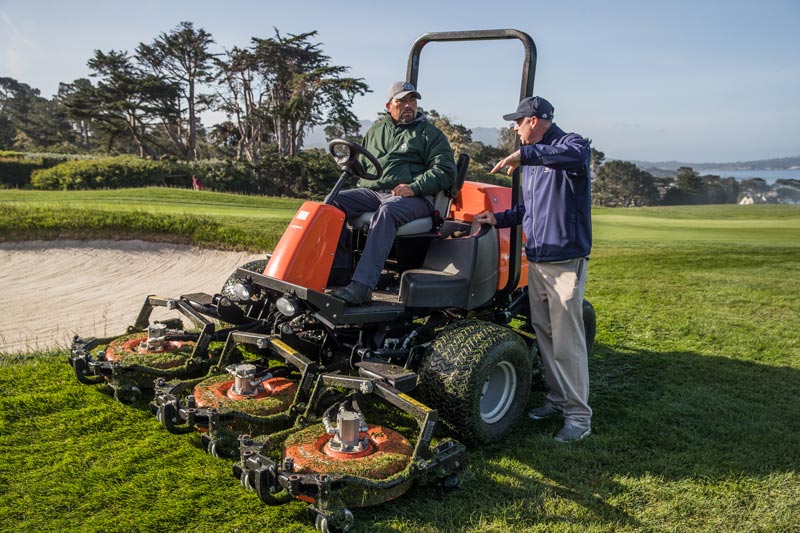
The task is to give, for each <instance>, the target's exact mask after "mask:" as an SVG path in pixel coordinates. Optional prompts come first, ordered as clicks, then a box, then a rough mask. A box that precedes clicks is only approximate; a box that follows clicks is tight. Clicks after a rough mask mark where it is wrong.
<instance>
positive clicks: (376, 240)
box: [331, 81, 456, 305]
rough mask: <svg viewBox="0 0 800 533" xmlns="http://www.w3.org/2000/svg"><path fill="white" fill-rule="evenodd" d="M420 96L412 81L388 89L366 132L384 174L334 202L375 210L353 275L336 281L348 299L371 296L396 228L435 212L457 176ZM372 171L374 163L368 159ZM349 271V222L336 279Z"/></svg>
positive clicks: (351, 211)
mask: <svg viewBox="0 0 800 533" xmlns="http://www.w3.org/2000/svg"><path fill="white" fill-rule="evenodd" d="M420 98H422V97H421V96H420V94H419V93H418V92H417V90H416V88H415V87H414V86H413V85H412V84H411V83H409V82H402V81H398V82H396V83H394V84H393V85H392V87H391V88H390V89H389V94H388V101H387V102H386V110H387V111H388V114H387V115H385V116H384V117H382V118H380V119H379V120H378V121H377V122H375V124H373V125H372V127H371V128H370V129H369V131H367V133H366V135H364V142H363V146H364V148H366V149H367V150H368V151H370V152H371V153H372V154H373V155H374V156H375V157H376V158H377V159H378V161H379V162H380V163H381V165H382V166H383V176H382V177H381V179H379V180H376V181H369V180H364V179H361V180H359V182H358V185H359V188H357V189H351V190H347V191H342V192H340V193H339V194H337V195H336V198H335V199H334V201H333V204H334V205H335V206H336V207H338V208H339V209H341V210H342V211H344V212H345V214H346V216H347V218H348V219H351V218H352V217H356V216H358V215H361V214H362V213H368V212H372V211H374V212H375V214H374V215H373V216H372V220H371V221H370V228H369V233H368V235H367V241H366V243H365V245H364V252H363V254H362V255H361V260H360V261H359V262H358V266H357V267H356V270H355V273H353V277H352V281H351V282H350V284H349V285H347V286H345V287H338V288H337V289H335V290H334V291H333V295H334V296H336V297H338V298H341V299H342V300H344V301H346V302H347V303H349V304H353V305H359V304H362V303H364V302H367V301H369V300H370V299H371V298H372V289H373V288H374V287H375V285H376V284H377V283H378V279H379V278H380V274H381V270H383V264H384V263H385V262H386V258H387V257H388V256H389V252H390V251H391V248H392V243H393V242H394V237H395V235H396V234H397V228H399V227H400V226H402V225H403V224H405V223H406V222H410V221H412V220H416V219H418V218H423V217H426V216H430V215H431V213H432V212H433V197H434V196H435V195H436V193H437V192H439V191H441V190H445V189H448V188H449V187H451V186H452V185H453V183H454V181H455V177H456V162H455V159H454V158H453V150H452V148H450V143H449V142H448V140H447V137H445V136H444V134H443V133H442V132H441V130H439V129H438V128H437V127H436V126H434V125H433V124H431V123H430V122H428V121H427V120H426V118H425V115H423V114H422V113H421V112H418V111H417V100H418V99H420ZM365 168H366V170H367V171H368V172H374V170H375V169H374V168H372V165H371V164H370V163H368V162H366V163H365ZM349 273H350V251H349V247H348V245H347V228H346V227H345V228H343V229H342V234H341V236H340V238H339V245H338V247H337V249H336V257H335V258H334V262H333V272H332V274H331V279H332V281H334V282H335V281H336V280H337V278H341V276H342V274H345V275H348V276H349Z"/></svg>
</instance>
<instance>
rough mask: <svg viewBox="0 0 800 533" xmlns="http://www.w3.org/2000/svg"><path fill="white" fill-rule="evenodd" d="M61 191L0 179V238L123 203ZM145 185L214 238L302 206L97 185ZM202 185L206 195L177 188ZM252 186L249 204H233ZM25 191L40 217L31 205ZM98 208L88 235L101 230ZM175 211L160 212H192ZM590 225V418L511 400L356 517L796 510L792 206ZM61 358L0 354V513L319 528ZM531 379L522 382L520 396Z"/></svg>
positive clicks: (581, 516) (467, 525) (657, 213)
mask: <svg viewBox="0 0 800 533" xmlns="http://www.w3.org/2000/svg"><path fill="white" fill-rule="evenodd" d="M63 194H68V195H73V194H74V196H72V197H71V198H72V199H73V203H71V204H69V205H67V204H68V202H67V200H63V199H62V198H61V197H60V196H59V194H58V193H44V194H43V196H41V198H46V200H39V198H40V197H39V193H30V192H21V193H18V194H17V192H16V191H0V228H1V229H2V231H1V232H0V235H2V239H3V240H9V239H8V238H7V236H6V235H7V234H6V232H7V231H8V229H9V228H10V227H11V226H12V225H14V224H17V225H23V226H24V224H26V223H27V224H29V226H28V227H27V229H26V228H19V227H17V228H16V229H14V228H12V230H13V231H15V232H16V233H14V235H17V236H19V237H25V235H29V236H30V235H34V236H35V235H45V236H47V235H50V236H52V235H56V236H57V235H70V236H73V235H74V234H73V233H71V232H72V231H74V228H72V229H70V230H69V231H67V230H64V229H63V228H62V229H61V230H59V229H58V227H57V226H58V225H57V220H56V219H57V217H58V216H61V215H63V214H64V213H67V212H70V211H75V212H77V213H82V212H84V213H85V212H91V213H99V212H100V211H103V212H105V213H110V218H111V219H112V220H113V217H114V216H116V214H117V213H119V212H121V211H124V210H125V209H128V208H129V207H130V206H128V207H124V208H120V209H119V211H118V210H115V209H113V208H112V209H107V207H108V206H104V207H102V208H98V207H97V206H93V205H89V204H91V202H88V201H86V200H79V199H80V198H81V195H86V197H87V198H88V197H91V196H92V195H90V194H87V193H63ZM117 194H118V195H119V196H118V197H117V196H116V195H117ZM138 194H146V195H149V196H148V198H150V200H151V201H150V202H149V204H150V205H144V202H143V203H142V205H137V207H136V209H135V210H134V211H133V215H132V216H133V217H134V218H132V219H130V220H138V221H140V222H141V221H145V222H141V224H140V230H141V231H143V232H146V230H147V227H148V224H151V223H152V224H154V223H155V222H153V221H154V220H156V218H150V217H152V216H154V215H152V213H157V214H159V216H162V215H163V214H165V213H166V214H169V215H168V216H175V217H189V218H190V219H191V218H192V217H196V219H197V220H199V221H204V222H205V224H206V225H209V224H220V227H222V228H231V229H229V230H226V231H230V233H225V232H220V233H218V234H214V235H211V237H209V240H212V241H213V239H217V241H214V242H203V243H202V244H205V245H211V244H213V245H216V246H224V247H228V248H230V247H236V246H237V244H236V243H234V242H229V241H227V240H226V239H227V238H229V237H230V236H231V235H233V236H235V235H237V234H236V233H235V232H234V231H233V229H232V228H235V226H236V224H237V223H239V221H240V220H244V222H243V224H246V225H252V226H247V227H248V228H257V229H258V230H259V231H275V232H277V233H278V234H279V233H280V231H281V230H280V229H275V228H274V227H273V226H269V227H267V226H262V225H260V224H262V223H263V222H264V221H265V220H275V221H278V222H280V223H281V224H283V225H285V223H286V221H287V220H288V219H289V217H291V215H292V213H293V212H294V210H295V209H296V207H297V206H298V205H299V202H298V201H295V200H290V201H284V200H280V201H278V200H274V199H258V198H243V197H238V196H230V195H213V197H212V196H206V195H211V194H212V193H194V192H191V191H165V194H169V195H174V196H173V200H171V201H169V200H167V199H165V198H167V197H166V196H164V197H162V196H161V193H160V192H159V191H158V190H146V191H140V192H133V191H120V192H103V195H105V196H102V197H101V196H99V193H98V196H96V197H94V198H95V199H96V200H97V199H99V200H97V201H100V203H113V202H117V200H115V198H117V199H118V200H119V201H118V203H119V204H126V203H130V202H129V201H128V200H127V199H128V198H136V199H138V198H141V197H140V196H138ZM25 195H27V196H25ZM23 197H24V198H23ZM9 198H11V199H9ZM123 198H124V199H126V200H123ZM156 198H160V200H158V201H157V200H156ZM203 198H213V205H214V207H213V209H214V212H213V216H212V215H211V214H204V213H203V212H202V210H203V209H210V208H209V207H208V206H203V207H199V208H198V209H199V211H198V210H195V209H194V207H193V208H192V209H188V208H187V205H189V204H190V203H191V202H192V201H195V200H198V199H203ZM162 200H163V201H162ZM138 201H139V200H136V202H138ZM251 201H252V202H254V204H253V205H252V206H250V207H251V208H253V209H254V210H255V211H256V213H252V212H250V211H248V213H247V216H246V217H244V216H243V215H241V209H243V208H245V207H247V206H244V205H242V204H241V202H251ZM262 201H263V202H264V204H259V203H258V202H262ZM81 202H85V203H83V204H82V203H81ZM173 202H174V203H173ZM269 202H278V203H281V205H283V204H282V202H286V203H287V204H290V205H288V206H287V207H285V208H284V207H276V205H277V204H270V203H269ZM43 203H49V205H42V204H43ZM156 204H158V205H157V206H156V207H154V205H156ZM184 209H186V211H184ZM262 209H263V210H265V211H266V210H270V209H273V210H275V211H274V213H275V216H274V217H270V216H266V215H265V213H260V210H262ZM30 210H39V211H37V212H39V213H40V216H39V219H37V220H36V221H30V220H29V219H25V217H24V213H25V212H26V211H30ZM84 210H86V211H84ZM281 210H282V211H281ZM279 211H281V212H280V213H279ZM53 213H55V214H53ZM172 213H174V214H172ZM184 213H188V214H184ZM259 213H260V214H259ZM87 217H88V216H84V218H87ZM93 217H98V222H97V223H96V227H95V226H92V227H93V228H95V229H91V230H84V232H85V235H87V236H88V237H91V238H95V237H97V236H100V237H105V238H115V235H116V234H115V232H116V231H118V230H116V229H112V230H108V228H106V229H105V230H104V229H102V224H100V222H99V218H100V217H99V215H92V216H91V217H88V218H93ZM26 220H28V222H26ZM70 220H72V219H70ZM9 221H11V222H9ZM229 223H231V225H228V224H229ZM36 224H39V225H40V226H42V227H46V228H49V229H46V231H43V230H42V229H41V227H40V226H36ZM183 224H184V225H183V226H182V225H181V223H179V222H175V225H174V226H169V227H170V228H172V231H178V230H180V229H181V228H184V229H186V228H188V229H189V230H191V229H192V228H194V227H195V226H194V225H192V224H188V223H183ZM201 225H202V224H201ZM157 227H159V228H160V226H157ZM97 228H99V229H97ZM594 230H595V246H594V250H593V253H592V259H591V261H590V267H589V282H588V286H587V298H588V299H590V300H591V301H592V303H593V304H594V306H595V308H596V310H597V315H598V334H597V343H596V344H595V348H594V352H593V354H592V356H591V359H590V372H591V379H592V393H591V404H592V406H593V408H594V410H595V415H594V418H593V434H592V436H591V437H590V438H588V439H586V440H585V441H582V442H579V443H574V444H570V445H560V444H556V443H555V442H554V441H553V440H552V434H553V433H554V432H555V431H556V430H557V429H558V427H559V424H558V422H555V421H553V422H545V423H541V422H539V423H535V422H532V421H530V420H527V419H525V420H521V421H520V422H519V424H518V426H517V428H516V430H515V431H513V432H512V433H511V434H510V435H509V436H508V437H507V438H506V439H505V440H504V441H503V442H502V443H499V444H496V445H492V446H485V447H481V448H474V447H472V448H470V453H469V462H468V466H467V468H466V470H465V471H464V473H463V476H462V483H461V488H460V489H459V490H456V491H454V492H451V493H447V494H445V493H443V492H441V491H440V490H439V489H437V488H435V487H417V488H413V489H412V490H411V491H410V492H408V493H407V494H406V495H404V496H402V497H400V498H398V499H397V500H394V501H392V502H389V503H388V504H385V505H383V506H380V507H375V508H369V509H361V510H355V517H356V523H355V530H356V531H385V532H390V531H391V532H394V531H409V532H414V533H417V532H438V531H474V532H479V531H480V532H482V531H493V532H504V533H505V532H509V531H541V532H551V531H556V532H558V531H563V532H567V531H569V532H573V531H575V532H583V531H591V532H607V531H648V532H650V531H669V532H683V531H709V532H727V531H764V532H772V531H775V532H797V531H800V475H798V466H799V465H800V326H798V317H800V303H798V301H799V297H798V292H799V291H798V285H800V261H798V260H799V259H800V208H798V207H793V206H698V207H675V208H643V209H597V210H595V212H594ZM31 232H32V233H31ZM38 232H41V233H38ZM48 232H52V233H48ZM95 232H96V233H95ZM155 233H156V234H157V238H159V239H173V240H175V241H176V242H189V241H191V239H190V238H188V237H187V235H180V234H179V235H178V236H175V235H172V236H169V235H167V234H166V233H159V232H158V231H156V232H155ZM126 235H128V234H124V233H122V234H120V236H121V238H124V237H125V236H126ZM212 237H213V239H212ZM272 238H275V239H276V238H277V235H275V236H273V237H272ZM263 242H267V241H263ZM249 246H252V244H248V245H247V246H246V247H249ZM1 268H2V266H0V269H1ZM0 279H2V277H1V276H0ZM32 297H37V298H39V297H42V298H46V297H47V295H46V294H42V295H32ZM64 311H65V312H69V310H68V309H65V310H64ZM3 312H13V311H12V310H8V309H3ZM135 312H136V310H133V309H132V310H131V313H132V314H133V313H135ZM65 361H66V354H65V353H36V354H5V355H3V356H2V358H1V359H0V415H1V416H0V531H37V532H38V531H58V530H60V531H170V532H171V531H204V532H205V531H225V532H256V531H276V532H284V531H285V532H290V531H291V532H299V531H314V529H313V527H312V526H311V525H310V523H309V522H307V521H306V519H305V514H304V508H305V505H304V504H303V503H301V502H293V503H290V504H287V505H284V506H281V507H267V506H265V505H263V504H262V503H261V502H260V500H259V499H258V497H257V496H256V495H255V494H254V493H251V492H247V491H245V490H244V489H243V488H242V487H241V486H240V484H239V482H238V480H236V479H234V478H233V476H232V475H231V473H230V471H231V462H230V461H225V460H221V459H216V458H213V457H211V456H209V455H207V454H206V453H205V452H204V451H202V449H201V448H200V446H199V444H198V443H199V438H198V436H197V435H182V436H178V435H172V434H169V433H168V432H166V431H165V430H164V429H162V428H161V427H160V426H159V424H158V422H157V421H156V420H155V418H154V417H153V416H152V415H151V414H150V412H149V410H148V409H147V406H146V403H145V402H141V403H140V404H137V405H135V406H123V405H121V404H119V403H117V402H115V401H114V400H113V398H111V397H110V396H109V395H108V394H107V393H106V392H104V391H103V390H102V389H101V388H96V387H89V386H85V385H81V384H79V383H78V382H77V381H76V380H75V379H74V377H73V376H72V374H71V369H70V368H69V366H68V365H67V364H65ZM542 399H543V393H541V392H535V393H534V394H533V395H532V397H531V401H530V406H531V407H533V406H535V405H536V404H537V403H538V402H540V401H541V400H542ZM371 422H377V421H371Z"/></svg>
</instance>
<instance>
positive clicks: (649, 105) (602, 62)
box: [0, 0, 800, 163]
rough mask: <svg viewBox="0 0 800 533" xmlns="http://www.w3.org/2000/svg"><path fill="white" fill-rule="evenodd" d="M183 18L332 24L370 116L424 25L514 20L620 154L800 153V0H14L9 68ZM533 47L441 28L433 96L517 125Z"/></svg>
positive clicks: (108, 45) (591, 134) (484, 122)
mask: <svg viewBox="0 0 800 533" xmlns="http://www.w3.org/2000/svg"><path fill="white" fill-rule="evenodd" d="M182 21H190V22H192V23H194V25H195V27H196V28H203V29H204V30H206V31H207V32H209V33H211V35H212V36H213V37H214V40H215V42H216V44H215V47H216V51H222V50H223V49H231V48H233V47H234V46H238V47H246V46H248V45H249V44H250V40H251V38H252V37H259V38H269V37H273V36H274V35H275V28H277V29H278V30H279V31H280V32H281V34H282V35H288V34H299V33H304V32H309V31H317V32H318V36H317V38H316V41H315V42H318V43H320V44H321V49H322V50H323V52H324V53H325V54H326V55H328V56H329V57H330V58H331V63H332V64H334V65H342V66H347V67H350V71H349V73H348V75H349V76H352V77H355V78H363V80H364V81H365V82H366V83H367V84H368V85H369V86H370V88H371V89H372V92H371V93H368V94H367V95H365V96H361V97H358V98H357V99H356V101H355V102H354V105H353V111H354V113H355V114H356V116H357V117H358V118H359V119H368V120H373V119H374V118H375V117H376V116H377V113H378V112H379V111H382V110H383V109H384V104H385V102H386V91H387V89H388V87H389V86H390V85H391V84H392V82H394V81H397V80H401V79H403V78H404V77H405V73H406V65H407V62H408V56H409V52H410V50H411V46H412V45H413V43H414V42H415V40H416V39H417V38H418V37H419V36H420V35H422V34H424V33H427V32H442V31H458V30H476V29H498V28H513V29H517V30H521V31H523V32H526V33H528V34H530V35H531V36H532V37H533V39H534V41H535V43H536V48H537V58H538V59H537V66H536V80H535V86H534V94H537V95H539V96H542V97H544V98H546V99H547V100H549V101H550V102H551V103H552V104H553V105H554V107H555V117H556V123H557V124H558V125H559V126H560V127H561V128H562V129H564V130H566V131H575V132H578V133H580V134H581V135H583V136H585V137H588V138H590V139H592V145H593V146H594V147H595V148H596V149H598V150H600V151H602V152H604V153H605V154H606V157H607V158H608V159H624V160H643V161H668V160H675V161H685V162H697V163H711V162H733V161H749V160H756V159H768V158H775V157H788V156H796V155H800V0H762V1H760V2H735V1H730V0H670V1H664V2H656V1H648V0H631V1H628V0H606V1H603V2H597V1H592V0H550V1H542V0H526V1H522V0H494V1H491V0H489V1H487V0H480V1H478V0H460V1H452V0H424V1H418V0H406V1H404V2H385V1H381V0H363V1H362V0H353V1H347V0H336V1H334V0H329V1H324V2H323V1H319V0H303V1H299V2H291V1H286V0H252V1H249V0H248V1H245V0H226V1H225V2H211V1H206V0H137V1H134V2H130V1H128V2H119V1H115V0H105V1H102V2H101V1H98V0H72V1H69V2H65V1H63V0H0V77H11V78H14V79H16V80H17V81H20V82H23V83H27V84H28V85H30V86H31V87H34V88H37V89H39V90H40V91H41V94H42V96H45V97H47V98H50V97H52V96H53V95H54V94H55V93H56V92H57V90H58V84H59V82H71V81H73V80H75V79H78V78H82V77H88V76H89V74H90V69H89V68H88V67H87V66H86V63H87V61H88V60H89V59H90V58H91V57H92V55H93V52H94V50H98V49H99V50H102V51H104V52H107V51H109V50H112V49H113V50H126V51H128V52H131V53H133V52H134V50H135V49H136V46H137V45H138V44H139V43H148V44H149V43H151V42H152V41H153V40H154V39H155V38H156V37H158V35H159V34H162V33H168V32H170V31H171V30H173V29H174V28H175V27H177V25H178V24H179V23H180V22H182ZM523 56H524V54H523V48H522V45H521V44H520V42H519V41H516V40H507V41H496V42H488V41H483V42H472V43H463V42H461V43H458V42H448V43H437V42H435V43H430V44H428V45H427V46H426V47H424V49H423V50H422V53H421V60H420V73H419V83H418V89H419V91H420V93H421V94H422V100H421V101H420V105H421V106H422V107H423V108H425V109H428V110H430V109H435V110H436V111H438V112H439V113H440V114H444V115H447V116H448V117H450V118H451V119H452V120H453V121H455V122H457V123H460V124H463V125H465V126H467V127H469V128H476V127H489V128H499V127H503V126H506V125H508V123H506V122H504V121H503V119H502V115H503V114H507V113H510V112H512V111H514V110H515V109H516V104H517V102H518V100H519V93H520V80H521V72H522V64H523ZM204 120H205V121H206V125H209V124H208V122H209V121H213V120H214V117H213V116H208V117H206V118H205V119H204Z"/></svg>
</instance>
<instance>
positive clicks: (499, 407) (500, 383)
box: [481, 361, 517, 424]
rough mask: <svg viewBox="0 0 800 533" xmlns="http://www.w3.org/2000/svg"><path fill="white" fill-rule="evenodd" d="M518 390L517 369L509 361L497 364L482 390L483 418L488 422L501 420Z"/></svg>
mask: <svg viewBox="0 0 800 533" xmlns="http://www.w3.org/2000/svg"><path fill="white" fill-rule="evenodd" d="M516 392H517V369H516V368H514V365H512V364H511V363H509V362H508V361H502V362H500V363H498V364H497V365H495V366H494V367H493V368H492V370H491V371H490V372H489V375H488V376H486V381H484V382H483V388H482V390H481V419H482V420H483V421H484V422H485V423H487V424H494V423H495V422H498V421H499V420H501V419H502V418H503V417H504V416H505V415H506V413H508V410H509V409H511V404H513V403H514V396H515V395H516Z"/></svg>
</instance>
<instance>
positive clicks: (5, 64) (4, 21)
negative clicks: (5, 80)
mask: <svg viewBox="0 0 800 533" xmlns="http://www.w3.org/2000/svg"><path fill="white" fill-rule="evenodd" d="M37 49H38V46H37V45H36V42H35V41H33V40H31V39H28V38H27V37H25V34H24V32H22V31H20V30H19V28H18V27H17V25H16V24H14V21H13V20H12V19H11V17H10V16H9V14H8V13H7V12H6V11H4V10H2V9H0V50H1V52H0V72H2V73H4V75H6V76H10V77H12V78H16V79H18V80H19V79H21V78H24V77H25V73H26V72H27V71H28V64H29V61H28V59H27V58H28V56H29V55H30V53H31V52H35V51H36V50H37Z"/></svg>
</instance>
